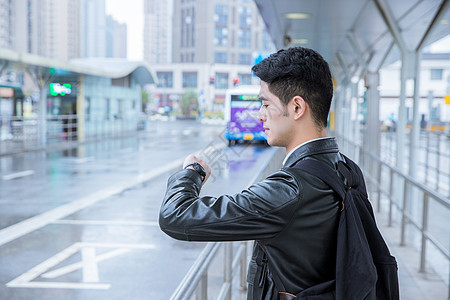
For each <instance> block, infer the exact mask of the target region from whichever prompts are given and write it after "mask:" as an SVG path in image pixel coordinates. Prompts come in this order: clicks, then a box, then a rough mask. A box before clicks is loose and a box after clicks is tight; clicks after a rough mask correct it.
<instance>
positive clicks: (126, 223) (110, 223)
mask: <svg viewBox="0 0 450 300" xmlns="http://www.w3.org/2000/svg"><path fill="white" fill-rule="evenodd" d="M52 224H62V225H106V226H159V223H158V222H151V221H149V222H145V221H126V220H117V221H108V220H67V219H64V220H56V221H54V222H52Z"/></svg>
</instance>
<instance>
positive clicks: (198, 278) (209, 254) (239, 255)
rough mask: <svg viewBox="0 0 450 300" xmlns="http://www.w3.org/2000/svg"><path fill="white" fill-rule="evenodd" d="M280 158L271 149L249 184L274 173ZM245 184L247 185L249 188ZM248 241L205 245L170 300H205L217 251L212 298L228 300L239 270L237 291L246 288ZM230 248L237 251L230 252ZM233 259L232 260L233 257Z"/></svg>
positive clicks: (280, 152)
mask: <svg viewBox="0 0 450 300" xmlns="http://www.w3.org/2000/svg"><path fill="white" fill-rule="evenodd" d="M283 157H284V149H282V148H278V149H274V153H273V156H272V158H271V159H270V160H269V161H268V162H267V163H266V165H265V166H264V167H263V168H262V170H261V172H260V173H259V174H257V175H256V176H255V177H254V178H253V179H252V180H251V181H250V184H253V183H255V182H258V181H260V180H261V179H263V178H265V177H266V176H267V175H269V174H271V173H273V172H274V171H276V170H278V169H279V168H280V166H281V162H282V160H283ZM250 184H249V185H250ZM251 243H252V242H250V241H243V242H214V243H208V244H207V245H206V246H205V248H204V249H203V251H202V252H201V253H200V255H199V257H198V258H197V260H196V261H195V262H194V264H193V265H192V267H191V268H190V269H189V271H188V273H187V274H186V276H185V277H184V278H183V280H182V281H181V283H180V284H179V285H178V287H177V289H176V290H175V292H174V293H173V294H172V296H171V297H170V300H182V299H191V298H192V297H193V296H194V294H195V296H196V299H197V300H206V299H208V288H207V287H208V273H209V267H210V264H211V263H212V261H213V260H214V259H216V258H217V256H218V253H219V250H220V249H221V248H224V262H223V266H224V270H223V271H224V272H223V274H224V276H223V282H222V285H221V287H220V291H219V293H218V294H217V297H216V299H218V300H219V299H226V300H230V299H231V294H232V288H233V273H234V272H235V271H237V270H238V269H240V289H241V291H243V290H245V289H246V288H247V282H246V276H247V272H246V270H247V265H248V253H247V252H248V249H249V248H250V247H249V244H251ZM233 248H237V250H236V251H233ZM233 256H234V257H233Z"/></svg>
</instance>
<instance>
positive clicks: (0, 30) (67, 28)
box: [0, 0, 127, 61]
mask: <svg viewBox="0 0 450 300" xmlns="http://www.w3.org/2000/svg"><path fill="white" fill-rule="evenodd" d="M126 35H127V28H126V25H125V24H119V23H117V22H116V21H115V20H114V19H112V18H111V17H110V18H108V19H107V16H106V15H105V0H58V1H55V0H14V1H10V0H0V49H9V50H13V51H17V52H21V53H30V54H35V55H39V56H42V57H47V58H52V59H56V60H61V61H68V60H70V59H73V58H79V57H118V58H124V57H126V48H127V43H126ZM107 39H108V45H107ZM107 51H108V52H107Z"/></svg>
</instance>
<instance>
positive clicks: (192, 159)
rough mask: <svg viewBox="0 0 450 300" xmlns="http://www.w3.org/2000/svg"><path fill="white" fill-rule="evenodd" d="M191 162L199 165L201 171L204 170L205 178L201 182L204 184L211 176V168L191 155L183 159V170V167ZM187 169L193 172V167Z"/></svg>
mask: <svg viewBox="0 0 450 300" xmlns="http://www.w3.org/2000/svg"><path fill="white" fill-rule="evenodd" d="M193 162H197V163H199V164H200V165H201V166H202V167H203V169H205V173H206V176H205V180H203V182H202V184H205V183H206V181H207V180H208V178H209V175H211V168H210V167H209V166H208V164H207V163H206V162H205V161H204V160H201V159H200V158H198V157H196V156H194V155H192V154H191V155H188V156H187V157H186V158H185V159H184V162H183V169H184V168H185V166H187V165H188V164H190V163H193ZM188 169H192V170H194V167H192V166H189V167H188Z"/></svg>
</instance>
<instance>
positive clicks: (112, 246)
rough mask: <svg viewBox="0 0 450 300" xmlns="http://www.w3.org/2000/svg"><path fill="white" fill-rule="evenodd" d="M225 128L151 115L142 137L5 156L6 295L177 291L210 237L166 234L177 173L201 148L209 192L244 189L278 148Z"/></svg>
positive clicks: (1, 279) (1, 228) (0, 232)
mask: <svg viewBox="0 0 450 300" xmlns="http://www.w3.org/2000/svg"><path fill="white" fill-rule="evenodd" d="M222 133H223V126H221V125H205V124H200V123H198V122H194V121H177V122H160V121H152V122H150V123H149V124H148V127H147V130H146V131H145V132H144V133H142V134H140V135H139V136H138V137H130V138H127V139H123V140H113V141H106V142H102V143H97V144H90V145H85V146H83V147H80V148H78V149H74V150H73V151H61V152H52V153H27V154H23V155H20V156H16V157H3V158H1V160H0V176H1V180H0V266H1V268H0V299H2V300H3V299H7V300H19V299H21V300H26V299H30V300H31V299H33V300H35V299H52V300H53V299H64V300H68V299H100V300H101V299H109V300H110V299H168V298H169V297H170V295H171V294H172V293H173V291H174V290H175V288H176V287H177V286H178V284H179V283H180V281H181V280H182V278H183V277H184V275H185V274H186V272H187V271H188V269H189V267H190V266H191V265H192V263H193V262H194V260H195V259H196V258H197V256H198V255H199V253H200V252H201V250H202V249H203V248H204V246H205V244H204V243H188V242H182V241H176V240H173V239H171V238H169V237H167V236H166V235H165V234H164V233H162V232H161V230H160V229H159V226H158V223H157V220H158V211H159V207H160V205H161V201H162V198H163V194H164V191H165V187H166V182H167V178H168V176H169V175H170V174H171V173H172V172H174V171H175V170H176V169H179V168H180V167H181V162H182V160H183V159H184V157H185V156H186V155H188V154H190V153H199V154H200V156H201V157H203V158H204V159H205V160H207V161H208V162H209V163H210V165H211V166H212V170H213V175H212V176H211V178H210V180H209V181H208V183H207V184H206V185H205V187H204V189H203V190H202V193H203V194H211V195H217V194H220V193H226V192H228V193H233V192H239V191H240V190H241V189H242V188H245V187H246V186H247V185H248V184H249V182H251V181H252V179H253V178H254V176H255V175H256V173H258V172H259V170H260V169H261V167H262V166H263V164H264V162H265V161H267V160H268V159H269V158H270V155H271V154H272V153H273V151H275V150H274V149H273V148H269V147H265V146H263V145H236V146H233V147H230V148H228V147H226V143H225V141H224V140H223V138H222V136H223V134H222Z"/></svg>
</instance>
